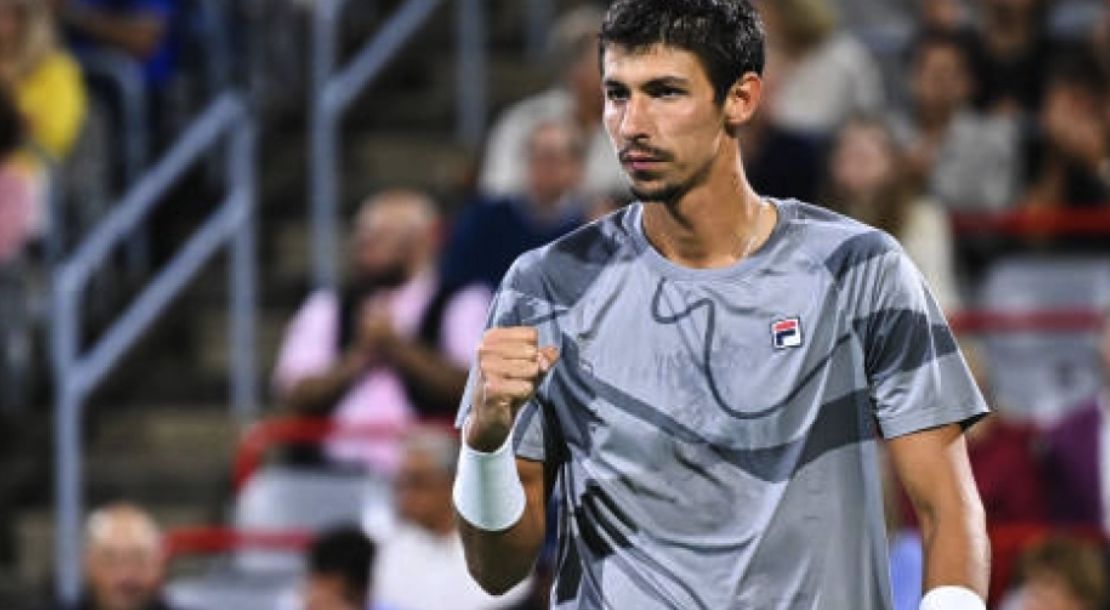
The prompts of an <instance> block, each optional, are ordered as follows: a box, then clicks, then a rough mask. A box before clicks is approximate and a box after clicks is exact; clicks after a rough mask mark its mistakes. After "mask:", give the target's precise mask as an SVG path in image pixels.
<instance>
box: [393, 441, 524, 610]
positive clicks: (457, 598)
mask: <svg viewBox="0 0 1110 610" xmlns="http://www.w3.org/2000/svg"><path fill="white" fill-rule="evenodd" d="M458 452H459V444H458V441H457V440H456V437H455V435H454V433H453V432H452V431H449V430H447V429H438V428H421V429H419V430H417V431H415V432H414V433H413V434H412V435H411V436H409V437H408V439H407V440H406V442H405V449H404V458H403V459H402V461H401V468H400V469H399V470H398V472H397V477H396V479H395V481H394V502H395V506H396V511H397V516H398V518H399V523H398V526H397V528H396V529H395V530H394V531H393V532H392V534H391V535H389V536H388V537H387V538H386V539H385V540H381V541H379V543H380V546H379V552H378V557H377V560H376V561H375V563H374V598H375V599H376V600H378V601H379V602H381V603H384V604H387V605H389V606H391V607H397V608H405V609H406V610H442V609H444V608H450V609H451V610H483V609H492V608H508V607H512V606H513V605H514V604H516V603H519V602H521V601H522V600H524V599H525V598H527V596H528V593H529V587H530V584H531V583H530V582H529V581H527V580H526V581H525V582H522V583H520V584H518V585H517V586H516V587H514V588H513V589H511V590H510V591H509V592H508V593H506V594H504V595H502V596H500V597H492V596H490V595H488V594H486V593H485V592H484V591H482V589H481V588H480V587H479V586H478V584H477V583H475V582H474V581H473V579H472V578H471V577H470V574H469V573H468V572H467V569H466V558H465V557H464V555H463V548H462V541H461V540H459V534H458V530H457V529H456V528H455V509H454V504H453V503H452V501H451V487H452V484H453V483H454V479H455V460H456V458H457V457H458Z"/></svg>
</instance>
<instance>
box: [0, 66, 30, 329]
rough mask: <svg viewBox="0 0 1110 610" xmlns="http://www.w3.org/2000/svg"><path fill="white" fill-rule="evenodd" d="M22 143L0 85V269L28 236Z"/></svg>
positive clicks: (18, 119)
mask: <svg viewBox="0 0 1110 610" xmlns="http://www.w3.org/2000/svg"><path fill="white" fill-rule="evenodd" d="M22 143H23V119H22V117H21V116H20V114H19V110H18V109H17V108H16V107H15V102H14V100H12V98H11V96H10V95H9V92H8V90H7V89H6V88H5V87H4V86H3V84H0V268H3V267H4V266H5V265H7V264H9V263H11V262H12V261H13V260H15V259H16V258H17V257H18V256H19V254H20V252H21V251H22V250H23V246H24V244H26V242H27V241H28V240H29V239H30V237H31V233H32V230H31V229H32V224H33V220H34V205H35V201H34V195H33V188H32V177H31V176H30V175H29V174H28V173H27V171H26V168H24V167H23V166H22V164H21V163H20V162H19V161H18V160H17V159H16V153H17V151H18V150H19V149H20V146H21V145H22ZM0 298H2V297H0ZM0 325H2V323H0Z"/></svg>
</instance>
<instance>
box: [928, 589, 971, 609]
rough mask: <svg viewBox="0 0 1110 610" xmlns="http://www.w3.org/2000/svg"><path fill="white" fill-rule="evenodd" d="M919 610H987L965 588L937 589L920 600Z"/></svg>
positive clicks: (969, 590)
mask: <svg viewBox="0 0 1110 610" xmlns="http://www.w3.org/2000/svg"><path fill="white" fill-rule="evenodd" d="M920 610H987V605H986V604H984V603H983V599H982V598H981V597H979V595H978V594H977V593H975V592H974V591H972V590H971V589H968V588H966V587H937V588H935V589H932V590H930V591H929V593H928V594H926V595H925V597H924V598H923V599H922V600H921V606H920Z"/></svg>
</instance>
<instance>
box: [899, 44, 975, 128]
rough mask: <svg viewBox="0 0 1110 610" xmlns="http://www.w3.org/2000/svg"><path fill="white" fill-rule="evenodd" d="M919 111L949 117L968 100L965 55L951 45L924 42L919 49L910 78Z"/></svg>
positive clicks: (968, 73) (969, 82) (969, 88)
mask: <svg viewBox="0 0 1110 610" xmlns="http://www.w3.org/2000/svg"><path fill="white" fill-rule="evenodd" d="M910 90H911V92H912V93H913V97H914V100H915V101H916V103H917V107H918V111H919V112H921V113H922V114H924V115H929V116H938V115H939V116H948V115H949V114H951V113H952V112H954V111H956V110H958V109H960V108H961V107H962V106H963V105H964V104H966V103H967V102H968V101H969V100H970V99H971V93H972V91H971V74H970V71H969V69H968V65H967V58H966V57H965V56H964V54H963V52H962V51H961V50H960V49H959V48H958V47H956V46H955V45H952V44H935V43H934V44H925V46H924V47H923V48H921V49H920V50H918V52H917V54H916V58H915V61H914V65H913V74H912V76H911V80H910Z"/></svg>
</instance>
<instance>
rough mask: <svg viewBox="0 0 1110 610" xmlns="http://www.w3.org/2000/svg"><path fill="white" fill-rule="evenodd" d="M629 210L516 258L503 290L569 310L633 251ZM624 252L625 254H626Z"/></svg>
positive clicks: (598, 221)
mask: <svg viewBox="0 0 1110 610" xmlns="http://www.w3.org/2000/svg"><path fill="white" fill-rule="evenodd" d="M629 213H630V209H629V208H624V209H622V210H618V211H616V212H613V213H611V214H609V215H607V216H604V217H602V218H600V219H598V220H596V221H594V222H591V223H589V224H587V225H585V226H582V227H580V228H578V229H575V230H574V231H571V232H570V233H568V234H566V235H564V236H563V237H560V238H559V239H556V240H555V241H553V242H551V243H549V244H547V245H545V246H543V247H540V248H536V249H534V250H530V251H528V252H525V253H524V254H522V255H521V256H520V257H518V258H517V259H516V261H515V262H514V263H513V265H512V267H511V268H510V269H509V272H508V274H506V276H505V281H504V283H503V285H502V289H506V288H508V289H511V290H514V291H516V292H518V293H521V294H523V295H525V296H530V297H534V298H539V299H541V300H544V301H548V302H550V303H552V304H554V305H562V306H566V307H569V306H571V305H573V304H574V303H575V302H577V301H578V300H579V299H580V298H581V297H582V295H583V294H585V292H586V290H587V289H588V288H589V287H590V286H591V285H593V282H594V281H595V280H596V279H597V278H598V277H599V276H600V275H601V273H602V272H603V271H604V270H605V269H606V268H607V267H609V266H610V265H612V264H614V263H615V262H617V261H618V260H621V259H622V258H623V257H624V256H625V254H626V253H628V252H629V251H630V250H631V241H632V236H631V231H630V229H629V225H628V215H629ZM622 253H624V254H622Z"/></svg>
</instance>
